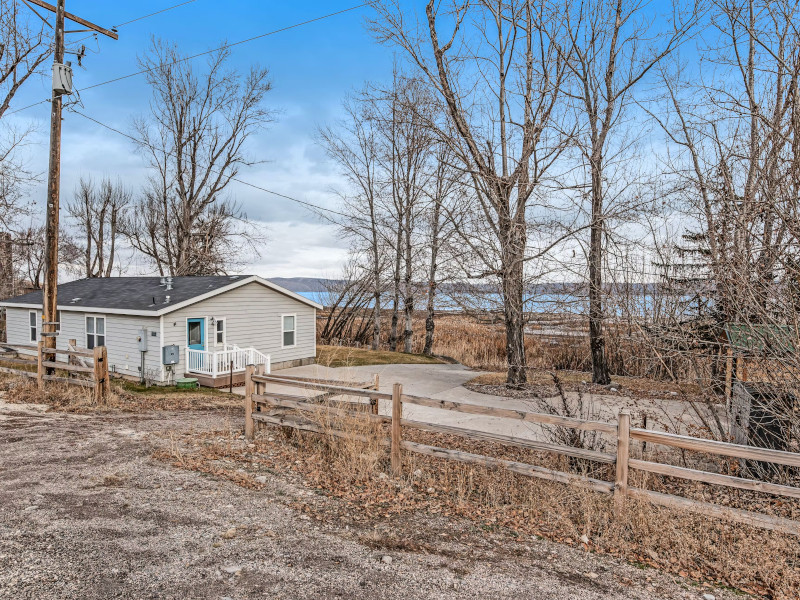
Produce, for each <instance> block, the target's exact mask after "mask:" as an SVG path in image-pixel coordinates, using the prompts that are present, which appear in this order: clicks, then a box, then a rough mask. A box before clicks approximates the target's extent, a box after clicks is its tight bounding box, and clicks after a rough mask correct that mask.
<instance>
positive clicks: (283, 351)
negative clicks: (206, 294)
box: [163, 282, 317, 374]
mask: <svg viewBox="0 0 800 600" xmlns="http://www.w3.org/2000/svg"><path fill="white" fill-rule="evenodd" d="M284 314H291V315H296V316H297V319H296V333H295V346H294V347H292V348H283V347H282V329H281V316H282V315H284ZM211 317H214V318H215V319H219V318H224V319H225V326H226V333H227V336H226V340H227V343H229V344H236V345H237V346H239V347H240V348H255V349H256V350H258V351H259V352H262V353H264V354H269V355H270V359H271V362H272V363H273V364H276V363H281V362H284V361H290V360H298V359H304V358H313V357H315V356H316V354H317V332H316V325H317V323H316V309H314V307H313V306H309V305H307V304H305V303H303V302H300V301H298V300H295V299H294V298H291V297H289V296H286V295H284V294H281V293H280V292H277V291H275V290H272V289H270V288H268V287H265V286H263V285H261V284H260V283H257V282H252V283H248V284H246V285H243V286H241V287H238V288H235V289H233V290H230V291H228V292H223V293H221V294H219V295H217V296H214V297H213V298H209V299H207V300H202V301H200V302H197V303H196V304H193V305H191V306H187V307H185V308H181V309H179V310H176V311H175V312H172V313H169V314H166V315H164V317H163V319H164V344H165V345H166V344H177V345H178V346H179V347H180V356H181V362H180V364H179V365H177V369H176V373H179V374H183V373H184V372H185V360H186V320H187V319H190V318H205V319H206V327H205V330H206V350H210V351H214V350H215V349H217V350H222V349H223V348H222V346H217V347H216V348H215V346H214V341H215V336H214V330H213V328H212V327H211V324H210V322H209V321H210V318H211Z"/></svg>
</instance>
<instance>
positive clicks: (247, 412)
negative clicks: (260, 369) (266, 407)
mask: <svg viewBox="0 0 800 600" xmlns="http://www.w3.org/2000/svg"><path fill="white" fill-rule="evenodd" d="M255 370H256V368H255V367H254V366H253V365H252V364H250V365H247V366H246V367H245V368H244V436H245V437H246V438H247V439H248V440H252V439H253V437H254V435H255V434H254V433H253V384H254V381H253V373H254V372H255Z"/></svg>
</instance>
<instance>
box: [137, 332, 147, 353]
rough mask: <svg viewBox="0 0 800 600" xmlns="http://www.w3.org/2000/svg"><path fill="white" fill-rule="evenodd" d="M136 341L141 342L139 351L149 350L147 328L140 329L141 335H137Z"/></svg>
mask: <svg viewBox="0 0 800 600" xmlns="http://www.w3.org/2000/svg"><path fill="white" fill-rule="evenodd" d="M136 342H137V343H138V344H139V352H147V329H140V330H139V335H137V336H136Z"/></svg>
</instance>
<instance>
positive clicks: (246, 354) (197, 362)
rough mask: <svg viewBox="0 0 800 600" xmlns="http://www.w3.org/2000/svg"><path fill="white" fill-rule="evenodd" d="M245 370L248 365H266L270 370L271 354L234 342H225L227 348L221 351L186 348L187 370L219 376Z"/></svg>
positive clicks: (268, 370)
mask: <svg viewBox="0 0 800 600" xmlns="http://www.w3.org/2000/svg"><path fill="white" fill-rule="evenodd" d="M231 363H233V373H239V372H242V371H244V369H245V367H246V366H247V365H265V366H266V371H267V373H269V372H270V358H269V354H263V353H261V352H259V351H258V350H256V349H255V348H239V347H238V346H236V345H234V344H225V349H224V350H221V351H219V352H209V351H207V350H194V349H192V348H186V370H187V371H188V372H189V373H199V374H201V375H210V376H211V377H217V376H218V375H224V374H227V373H231Z"/></svg>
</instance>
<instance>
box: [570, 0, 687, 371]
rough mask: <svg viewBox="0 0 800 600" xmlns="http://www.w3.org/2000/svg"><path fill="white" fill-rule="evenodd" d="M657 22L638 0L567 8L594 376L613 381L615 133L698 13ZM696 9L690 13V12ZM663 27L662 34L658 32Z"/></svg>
mask: <svg viewBox="0 0 800 600" xmlns="http://www.w3.org/2000/svg"><path fill="white" fill-rule="evenodd" d="M673 14H674V15H678V17H677V18H676V20H675V22H674V23H669V24H668V25H667V26H665V25H664V23H662V22H661V21H659V22H658V24H657V25H656V23H655V19H654V18H653V17H652V13H651V7H650V6H649V5H647V4H646V3H644V2H641V1H639V0H631V1H629V0H604V1H600V2H586V3H583V2H582V3H580V4H578V5H576V8H575V10H574V11H569V12H567V18H566V20H567V30H568V31H569V35H570V42H569V46H568V47H567V48H566V49H565V50H564V51H563V56H564V57H565V60H566V57H569V59H568V60H566V63H567V64H568V65H569V70H570V72H571V74H572V76H573V77H574V85H573V86H571V90H572V92H571V95H572V96H573V97H574V98H575V99H576V100H577V103H576V107H577V109H578V111H579V115H580V116H579V120H580V122H581V125H582V127H581V133H580V135H578V136H576V138H575V139H576V140H577V142H578V145H579V148H580V151H581V153H582V154H583V157H584V159H585V161H586V163H587V165H588V174H587V175H588V179H589V181H588V185H587V186H586V187H587V188H588V189H589V199H590V213H591V214H590V242H589V253H588V262H589V339H590V345H591V352H592V381H593V382H594V383H599V384H608V383H609V382H610V381H611V378H610V375H609V369H608V362H607V358H606V351H605V337H604V334H603V319H604V311H603V293H604V290H603V247H604V246H603V236H604V235H605V234H606V227H607V218H606V210H607V209H608V207H607V190H606V167H607V161H608V159H609V156H608V154H609V145H610V142H611V140H610V136H611V135H612V133H613V132H614V131H615V130H616V129H619V127H620V126H621V124H622V123H623V116H624V114H625V111H626V109H628V108H629V107H630V105H631V104H633V102H634V98H633V90H634V88H635V86H636V85H637V84H638V83H640V82H641V81H642V79H643V78H644V77H645V76H646V75H647V73H648V72H649V71H650V70H651V69H652V68H653V67H654V66H656V65H657V64H658V63H659V62H660V61H661V60H663V59H664V58H665V57H666V56H668V55H669V54H670V53H671V52H672V51H673V50H674V49H675V48H676V47H677V46H678V45H679V43H680V42H681V41H682V40H683V39H685V38H686V36H687V34H688V32H689V30H690V28H691V26H692V24H693V23H694V20H693V18H689V19H687V20H686V21H685V22H682V21H680V20H679V18H680V12H679V11H675V12H674V13H673ZM692 16H693V15H692ZM659 32H662V33H659Z"/></svg>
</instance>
